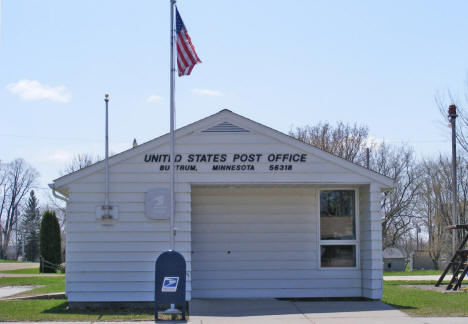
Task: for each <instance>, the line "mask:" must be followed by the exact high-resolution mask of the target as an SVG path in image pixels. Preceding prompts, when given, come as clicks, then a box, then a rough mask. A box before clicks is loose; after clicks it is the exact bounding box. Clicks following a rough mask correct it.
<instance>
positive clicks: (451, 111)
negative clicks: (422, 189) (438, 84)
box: [448, 105, 458, 255]
mask: <svg viewBox="0 0 468 324" xmlns="http://www.w3.org/2000/svg"><path fill="white" fill-rule="evenodd" d="M457 117H458V115H457V106H455V105H450V106H449V108H448V118H449V121H450V125H451V126H452V225H457V224H458V221H457V218H458V217H457V130H456V122H455V120H456V119H457ZM456 232H457V231H452V255H455V252H456V251H457V233H456Z"/></svg>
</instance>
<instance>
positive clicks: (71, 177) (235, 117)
mask: <svg viewBox="0 0 468 324" xmlns="http://www.w3.org/2000/svg"><path fill="white" fill-rule="evenodd" d="M217 122H218V123H220V124H217ZM236 123H237V125H238V126H235V127H236V128H237V129H247V128H251V129H255V130H256V131H257V132H258V133H261V134H262V135H266V136H270V137H272V138H275V139H277V140H278V141H280V142H283V143H284V144H288V145H291V146H294V147H296V148H299V149H302V150H304V151H306V152H309V153H311V154H314V155H316V156H318V157H320V158H322V159H324V160H325V161H328V162H330V163H333V164H336V165H338V166H341V167H343V168H345V169H347V170H349V171H351V172H354V173H357V174H359V175H361V176H364V177H366V178H368V179H370V180H372V181H373V182H377V183H379V184H380V185H382V187H384V188H392V187H394V180H393V179H391V178H389V177H387V176H384V175H382V174H380V173H377V172H375V171H372V170H369V169H367V168H365V167H363V166H361V165H358V164H356V163H353V162H350V161H348V160H345V159H343V158H341V157H339V156H336V155H334V154H331V153H328V152H326V151H324V150H322V149H319V148H318V147H316V146H313V145H311V144H307V143H304V142H302V141H300V140H298V139H296V138H294V137H292V136H290V135H287V134H284V133H282V132H280V131H277V130H275V129H273V128H271V127H268V126H265V125H263V124H260V123H258V122H255V121H253V120H251V119H248V118H246V117H244V116H241V115H239V114H236V113H234V112H232V111H230V110H228V109H223V110H221V111H219V112H217V113H215V114H213V115H210V116H208V117H205V118H203V119H200V120H198V121H196V122H193V123H191V124H188V125H186V126H184V127H181V128H179V129H177V130H175V134H174V136H175V138H176V139H177V138H181V137H183V136H186V135H189V134H191V133H193V132H196V131H197V130H198V131H202V132H203V131H204V130H206V129H207V130H211V131H209V132H212V131H213V130H216V129H217V128H219V127H218V126H219V125H223V126H224V127H233V126H230V125H234V124H236ZM169 141H170V134H169V133H167V134H164V135H162V136H160V137H157V138H155V139H152V140H150V141H148V142H145V143H143V144H140V145H138V146H136V147H133V148H130V149H128V150H126V151H123V152H121V153H118V154H116V155H113V156H111V157H110V158H109V166H112V165H114V164H116V163H119V162H120V161H123V160H126V159H129V158H132V157H134V156H137V155H138V154H141V153H144V152H146V151H147V150H148V149H150V148H151V147H153V146H160V145H164V144H166V143H169ZM104 162H105V161H104V160H102V161H99V162H96V163H94V164H92V165H89V166H87V167H85V168H82V169H80V170H77V171H75V172H72V173H69V174H67V175H64V176H62V177H60V178H57V179H55V180H54V181H53V183H52V184H50V185H49V186H50V187H51V188H55V189H56V190H57V191H59V192H62V193H64V190H62V189H64V188H66V187H67V185H69V184H70V183H72V182H74V181H76V180H78V179H80V178H82V177H85V176H87V175H90V174H92V173H94V172H96V171H99V170H101V169H103V168H104V167H105V164H104Z"/></svg>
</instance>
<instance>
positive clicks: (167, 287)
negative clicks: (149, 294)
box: [161, 277, 179, 292]
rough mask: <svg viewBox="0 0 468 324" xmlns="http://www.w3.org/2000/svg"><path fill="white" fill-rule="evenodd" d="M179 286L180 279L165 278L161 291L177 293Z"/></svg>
mask: <svg viewBox="0 0 468 324" xmlns="http://www.w3.org/2000/svg"><path fill="white" fill-rule="evenodd" d="M178 284H179V277H164V280H163V284H162V288H161V291H162V292H176V291H177V285H178Z"/></svg>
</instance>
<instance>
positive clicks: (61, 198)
mask: <svg viewBox="0 0 468 324" xmlns="http://www.w3.org/2000/svg"><path fill="white" fill-rule="evenodd" d="M49 188H50V189H52V195H53V196H54V197H55V198H57V199H60V200H62V201H64V202H66V203H68V198H67V197H64V196H61V195H59V194H57V191H56V189H55V183H51V184H49Z"/></svg>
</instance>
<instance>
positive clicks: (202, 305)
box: [17, 299, 468, 324]
mask: <svg viewBox="0 0 468 324" xmlns="http://www.w3.org/2000/svg"><path fill="white" fill-rule="evenodd" d="M190 308H191V309H190V318H189V321H188V323H193V324H213V323H216V324H223V323H226V324H233V323H242V324H254V323H255V324H280V323H287V324H343V323H344V324H446V323H450V324H462V323H467V324H468V317H466V318H463V317H430V318H428V317H410V316H408V315H406V314H405V313H403V312H401V311H399V310H397V309H395V308H393V307H391V306H389V305H387V304H385V303H383V302H380V301H289V300H276V299H225V300H215V299H213V300H209V299H203V300H202V299H195V300H192V302H191V303H190ZM17 323H21V322H17ZM23 323H25V322H23ZM26 323H27V324H31V322H29V323H28V322H26ZM26 323H25V324H26ZM46 323H51V324H58V323H67V322H40V323H37V324H46ZM68 323H70V322H68ZM75 323H77V324H93V323H103V324H110V323H116V324H126V323H135V324H152V323H154V322H153V321H135V322H75ZM161 323H184V322H181V321H178V322H171V321H161Z"/></svg>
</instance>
